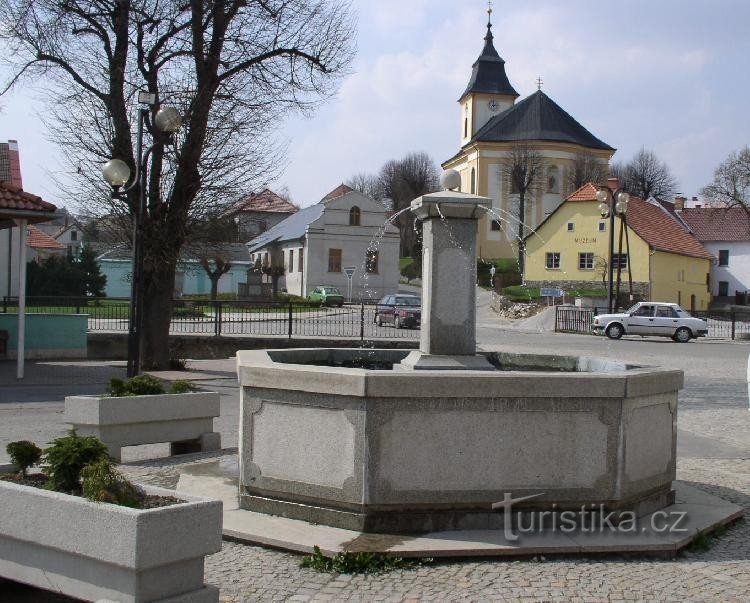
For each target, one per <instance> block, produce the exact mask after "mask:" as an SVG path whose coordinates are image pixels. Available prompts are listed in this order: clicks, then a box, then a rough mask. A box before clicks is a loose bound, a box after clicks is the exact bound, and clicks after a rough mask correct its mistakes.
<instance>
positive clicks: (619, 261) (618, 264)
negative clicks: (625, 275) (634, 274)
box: [612, 253, 628, 270]
mask: <svg viewBox="0 0 750 603" xmlns="http://www.w3.org/2000/svg"><path fill="white" fill-rule="evenodd" d="M627 267H628V254H627V253H615V254H613V255H612V268H613V269H614V270H617V269H618V268H619V269H620V270H625V269H627Z"/></svg>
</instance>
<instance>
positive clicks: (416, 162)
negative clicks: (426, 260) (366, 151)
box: [378, 151, 440, 257]
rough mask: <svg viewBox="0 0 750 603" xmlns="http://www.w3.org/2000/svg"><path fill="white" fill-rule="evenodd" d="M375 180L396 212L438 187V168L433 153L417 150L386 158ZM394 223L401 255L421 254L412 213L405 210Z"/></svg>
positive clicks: (383, 195)
mask: <svg viewBox="0 0 750 603" xmlns="http://www.w3.org/2000/svg"><path fill="white" fill-rule="evenodd" d="M378 181H379V189H380V191H381V195H382V197H383V198H386V199H390V200H391V209H392V211H394V212H399V211H402V210H404V209H406V208H407V207H409V204H410V203H411V202H412V201H413V200H414V199H415V198H416V197H419V196H420V195H425V194H427V193H432V192H435V191H436V190H438V188H439V182H440V172H439V171H438V168H437V166H436V165H435V162H434V161H433V160H432V157H430V156H429V155H428V154H427V153H425V152H421V151H420V152H417V153H409V154H408V155H406V156H405V157H403V158H402V159H391V160H390V161H387V162H386V163H385V164H384V165H383V167H382V168H380V172H379V174H378ZM395 224H396V226H398V229H399V232H400V235H401V255H403V256H408V255H414V257H417V255H416V254H417V253H420V257H421V249H420V244H419V238H420V237H419V232H418V228H417V227H416V226H415V222H414V216H413V215H412V213H411V212H410V211H404V212H403V213H402V214H400V215H399V217H398V218H396V221H395Z"/></svg>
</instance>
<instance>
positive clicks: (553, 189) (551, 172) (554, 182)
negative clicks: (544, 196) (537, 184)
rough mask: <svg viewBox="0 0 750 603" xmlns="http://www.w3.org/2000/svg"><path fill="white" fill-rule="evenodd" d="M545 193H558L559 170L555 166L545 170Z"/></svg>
mask: <svg viewBox="0 0 750 603" xmlns="http://www.w3.org/2000/svg"><path fill="white" fill-rule="evenodd" d="M547 192H548V193H559V192H560V170H559V169H558V167H557V166H556V165H552V166H550V167H549V168H548V169H547Z"/></svg>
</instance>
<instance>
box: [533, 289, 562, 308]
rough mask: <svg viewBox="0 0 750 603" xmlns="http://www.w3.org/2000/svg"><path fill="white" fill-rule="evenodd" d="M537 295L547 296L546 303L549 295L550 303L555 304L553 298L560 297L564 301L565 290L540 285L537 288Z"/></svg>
mask: <svg viewBox="0 0 750 603" xmlns="http://www.w3.org/2000/svg"><path fill="white" fill-rule="evenodd" d="M539 295H540V296H541V297H546V298H547V305H549V298H550V297H551V298H552V305H553V306H554V305H555V298H557V297H562V298H563V301H564V297H565V291H563V290H562V289H557V288H554V287H542V288H541V289H540V290H539Z"/></svg>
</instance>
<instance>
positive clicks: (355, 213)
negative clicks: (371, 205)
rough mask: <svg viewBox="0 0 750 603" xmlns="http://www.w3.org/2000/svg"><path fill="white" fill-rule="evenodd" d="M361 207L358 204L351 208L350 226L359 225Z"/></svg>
mask: <svg viewBox="0 0 750 603" xmlns="http://www.w3.org/2000/svg"><path fill="white" fill-rule="evenodd" d="M359 214H360V211H359V207H357V206H356V205H355V206H354V207H352V208H351V209H350V210H349V226H359Z"/></svg>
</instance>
